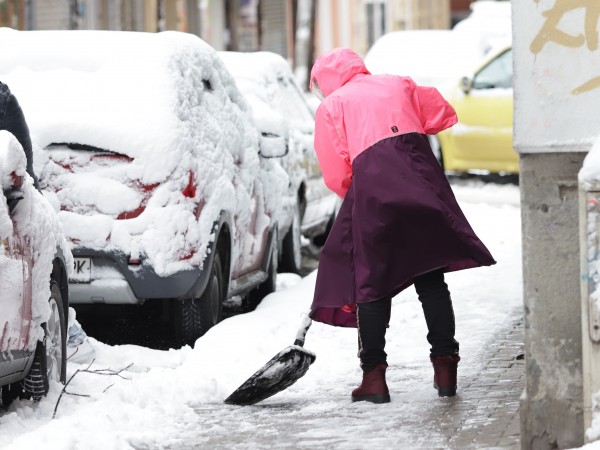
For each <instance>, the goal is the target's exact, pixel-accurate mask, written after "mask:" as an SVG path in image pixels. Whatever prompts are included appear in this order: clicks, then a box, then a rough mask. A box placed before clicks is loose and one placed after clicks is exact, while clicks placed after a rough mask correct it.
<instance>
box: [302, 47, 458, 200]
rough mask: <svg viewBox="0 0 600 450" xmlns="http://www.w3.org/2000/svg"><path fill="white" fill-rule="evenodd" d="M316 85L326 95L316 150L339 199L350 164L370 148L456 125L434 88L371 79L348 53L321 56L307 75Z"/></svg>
mask: <svg viewBox="0 0 600 450" xmlns="http://www.w3.org/2000/svg"><path fill="white" fill-rule="evenodd" d="M315 84H316V85H318V89H319V90H320V91H321V92H322V94H323V96H324V97H325V99H324V100H323V102H322V103H321V105H320V106H319V108H318V109H317V113H316V117H315V150H316V152H317V157H318V159H319V164H320V166H321V170H322V173H323V179H324V180H325V184H326V185H327V186H328V187H329V188H330V189H331V190H332V191H334V192H335V193H337V194H338V195H339V196H340V197H342V198H343V197H344V196H345V195H346V192H347V191H348V188H349V186H350V183H351V181H352V163H353V161H354V160H355V159H356V157H357V156H358V155H360V154H361V153H362V152H363V151H365V150H366V149H368V148H369V147H371V146H372V145H373V144H376V143H377V142H379V141H381V140H382V139H385V138H388V137H392V136H396V135H401V134H407V133H413V132H416V133H421V134H436V133H438V132H440V131H442V130H444V129H446V128H449V127H451V126H452V125H454V124H455V123H456V122H457V118H456V113H455V111H454V109H453V108H452V106H450V104H448V103H447V102H446V100H444V98H443V97H442V96H441V95H440V93H439V92H438V91H437V89H435V88H433V87H423V86H417V85H416V84H415V83H414V81H412V79H410V78H409V77H400V76H396V75H371V74H370V72H369V71H368V70H367V68H366V67H365V64H364V62H363V60H362V58H361V57H360V56H359V55H357V54H356V53H355V52H353V51H352V50H350V49H334V50H332V51H330V52H327V53H325V54H323V55H321V56H320V57H319V58H318V59H317V61H316V62H315V65H314V66H313V69H312V71H311V89H313V88H315V87H316V86H315Z"/></svg>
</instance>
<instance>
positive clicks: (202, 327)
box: [175, 253, 224, 347]
mask: <svg viewBox="0 0 600 450" xmlns="http://www.w3.org/2000/svg"><path fill="white" fill-rule="evenodd" d="M223 291H224V289H223V271H222V266H221V258H220V256H219V254H218V253H216V254H215V257H214V258H213V262H212V266H211V270H210V276H209V279H208V283H207V284H206V288H205V289H204V292H203V293H202V295H201V296H200V298H195V299H185V300H178V301H177V302H176V305H177V307H176V311H175V313H176V314H175V317H176V320H175V326H176V327H177V329H176V336H177V337H178V339H177V340H178V341H179V344H180V345H190V346H192V347H193V346H194V343H195V342H196V339H198V338H199V337H201V336H203V335H204V334H205V333H206V332H207V331H208V330H209V329H211V328H212V327H213V326H215V325H216V324H217V323H219V322H220V321H221V319H222V317H223Z"/></svg>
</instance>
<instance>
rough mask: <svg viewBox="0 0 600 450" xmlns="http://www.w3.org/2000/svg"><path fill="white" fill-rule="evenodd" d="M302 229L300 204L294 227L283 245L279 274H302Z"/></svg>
mask: <svg viewBox="0 0 600 450" xmlns="http://www.w3.org/2000/svg"><path fill="white" fill-rule="evenodd" d="M300 227H301V218H300V204H299V203H296V208H295V209H294V218H293V220H292V225H291V226H290V229H289V230H288V232H287V234H286V235H285V238H284V239H283V243H282V248H281V259H280V261H279V268H278V270H279V272H291V273H299V272H300V268H301V267H302V232H301V229H300Z"/></svg>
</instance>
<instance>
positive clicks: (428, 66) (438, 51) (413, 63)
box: [365, 30, 486, 87]
mask: <svg viewBox="0 0 600 450" xmlns="http://www.w3.org/2000/svg"><path fill="white" fill-rule="evenodd" d="M485 50H486V49H485V47H484V45H483V42H482V41H480V40H479V39H477V38H475V37H474V36H473V35H471V34H469V33H464V34H463V33H456V32H454V31H451V30H408V31H394V32H391V33H387V34H385V35H383V36H382V37H380V38H379V39H378V40H377V41H376V42H375V44H373V46H372V47H371V48H370V49H369V51H368V52H367V54H366V56H365V65H366V66H367V69H369V71H370V72H371V73H372V74H373V75H378V74H393V75H402V76H409V77H411V78H412V79H413V80H414V81H415V82H416V83H417V84H419V85H422V86H435V87H440V86H442V85H444V84H445V83H447V82H456V81H457V80H458V79H459V78H460V77H461V76H463V75H464V74H465V73H467V72H468V71H470V70H471V69H472V68H473V67H474V66H475V65H476V64H477V63H478V62H479V61H480V60H481V58H482V57H483V55H484V53H485Z"/></svg>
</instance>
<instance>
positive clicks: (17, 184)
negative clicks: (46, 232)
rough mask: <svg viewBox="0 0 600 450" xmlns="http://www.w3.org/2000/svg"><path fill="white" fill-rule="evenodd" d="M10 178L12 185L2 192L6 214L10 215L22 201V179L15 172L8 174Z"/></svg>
mask: <svg viewBox="0 0 600 450" xmlns="http://www.w3.org/2000/svg"><path fill="white" fill-rule="evenodd" d="M10 176H11V178H12V185H11V186H10V188H8V189H6V190H5V191H4V197H6V203H7V205H8V212H9V213H12V212H13V211H14V210H15V208H16V207H17V205H18V204H19V202H20V201H21V200H23V198H24V196H23V190H22V187H23V177H22V176H20V175H17V174H16V173H15V172H13V173H11V174H10Z"/></svg>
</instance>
